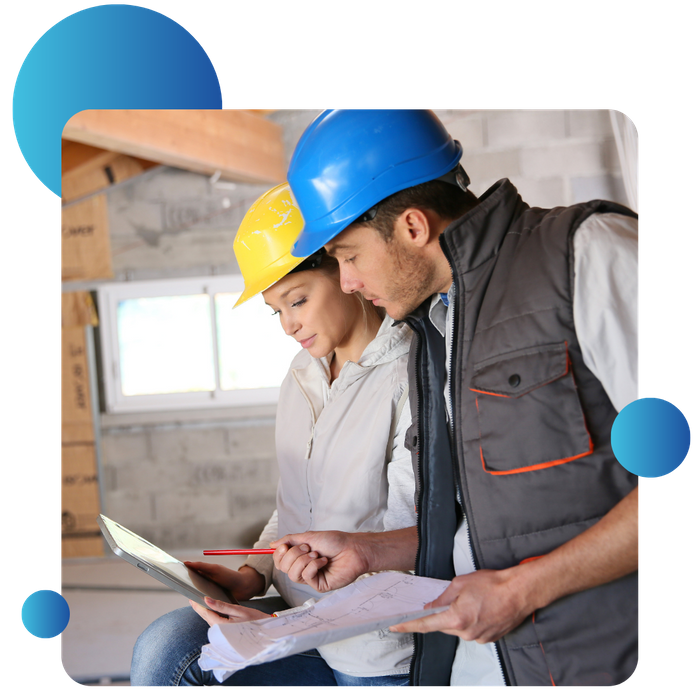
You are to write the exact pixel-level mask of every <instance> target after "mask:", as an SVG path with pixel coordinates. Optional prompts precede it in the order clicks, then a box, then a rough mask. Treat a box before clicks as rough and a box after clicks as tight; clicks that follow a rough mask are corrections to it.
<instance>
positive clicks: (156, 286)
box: [97, 275, 279, 414]
mask: <svg viewBox="0 0 700 700" xmlns="http://www.w3.org/2000/svg"><path fill="white" fill-rule="evenodd" d="M244 286H245V285H244V281H243V276H242V275H219V276H216V277H181V278H172V279H159V280H143V281H137V282H110V283H107V284H102V285H100V286H99V288H98V289H97V301H98V305H99V315H100V323H99V332H100V340H101V347H102V362H103V368H104V370H103V386H104V398H105V410H106V412H107V413H109V414H117V413H138V412H142V411H168V410H182V409H194V408H220V407H229V406H263V405H269V404H276V403H277V400H278V398H279V387H268V388H263V389H222V388H221V385H220V378H219V346H218V338H217V328H216V303H215V297H216V294H220V293H228V294H231V293H232V294H235V293H237V292H242V291H243V289H244ZM192 294H207V295H208V296H209V310H210V315H211V316H210V318H211V319H212V324H211V325H212V345H213V359H214V378H215V384H216V388H215V389H214V391H197V392H177V393H168V394H149V395H145V396H125V395H124V394H123V393H122V390H121V364H120V354H119V339H118V328H117V308H118V305H119V302H120V301H124V300H127V299H137V298H146V297H163V296H186V295H192Z"/></svg>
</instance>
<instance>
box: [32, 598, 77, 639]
mask: <svg viewBox="0 0 700 700" xmlns="http://www.w3.org/2000/svg"><path fill="white" fill-rule="evenodd" d="M69 619H70V608H69V607H68V603H66V599H65V598H64V597H63V596H62V595H60V594H59V593H56V592H55V591H36V592H35V593H32V594H31V595H30V596H29V597H28V598H27V600H25V601H24V605H23V606H22V622H23V623H24V626H25V627H26V628H27V630H28V631H29V632H31V633H32V634H33V635H34V636H35V637H43V638H44V639H48V638H49V637H55V636H56V635H58V634H61V632H63V630H64V629H66V625H67V624H68V620H69Z"/></svg>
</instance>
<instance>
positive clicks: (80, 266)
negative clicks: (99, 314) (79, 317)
mask: <svg viewBox="0 0 700 700" xmlns="http://www.w3.org/2000/svg"><path fill="white" fill-rule="evenodd" d="M61 233H62V246H61V248H62V251H61V252H62V259H61V279H63V280H87V279H104V278H110V277H114V273H113V271H112V251H111V245H110V240H109V221H108V218H107V201H106V199H105V196H104V195H103V194H101V195H97V196H95V197H90V198H89V199H86V200H84V201H82V202H78V203H77V204H69V205H68V206H65V207H63V208H62V209H61Z"/></svg>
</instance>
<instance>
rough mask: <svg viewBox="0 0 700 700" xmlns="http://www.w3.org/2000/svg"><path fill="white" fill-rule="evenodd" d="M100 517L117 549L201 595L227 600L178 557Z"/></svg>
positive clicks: (213, 584) (217, 589)
mask: <svg viewBox="0 0 700 700" xmlns="http://www.w3.org/2000/svg"><path fill="white" fill-rule="evenodd" d="M101 518H102V520H103V522H104V524H105V525H106V526H107V529H108V530H109V534H110V535H111V536H112V539H113V540H114V542H115V544H116V545H117V547H119V549H121V550H123V551H124V552H126V553H127V554H131V556H132V557H134V558H136V559H138V560H139V561H142V562H143V563H144V564H146V565H147V566H150V567H152V568H154V569H158V570H159V571H160V572H161V573H164V574H166V575H168V576H169V577H170V578H172V579H175V580H177V581H180V582H181V583H182V584H184V585H185V586H190V587H194V588H195V589H196V590H198V591H199V592H200V593H202V594H203V595H208V596H209V597H211V598H214V599H215V600H223V601H224V602H228V601H229V597H228V596H226V595H225V594H224V595H222V593H223V591H222V589H221V588H219V586H217V585H216V584H215V583H213V582H212V581H209V580H208V579H206V578H204V577H203V576H201V575H200V574H198V573H197V572H196V571H191V570H190V569H188V568H187V567H186V566H185V565H184V564H183V563H182V562H181V561H180V560H179V559H175V557H172V556H170V554H168V553H167V552H164V551H163V550H162V549H159V548H158V547H156V546H155V545H154V544H151V543H150V542H148V541H147V540H144V539H143V537H139V536H138V535H137V534H135V533H134V532H131V530H127V529H126V528H125V527H123V526H122V525H120V524H119V523H116V522H114V520H110V519H109V518H107V517H105V516H104V515H102V516H101Z"/></svg>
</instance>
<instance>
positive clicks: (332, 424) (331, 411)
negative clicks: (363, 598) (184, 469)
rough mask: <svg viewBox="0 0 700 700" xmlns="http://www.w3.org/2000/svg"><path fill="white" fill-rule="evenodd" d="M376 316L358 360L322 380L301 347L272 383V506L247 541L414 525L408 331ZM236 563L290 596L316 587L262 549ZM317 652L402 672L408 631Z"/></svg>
mask: <svg viewBox="0 0 700 700" xmlns="http://www.w3.org/2000/svg"><path fill="white" fill-rule="evenodd" d="M392 324H393V320H392V319H390V318H388V317H387V318H385V319H384V321H383V323H382V325H381V327H380V329H379V332H378V333H377V336H376V338H375V339H374V340H373V341H372V342H371V343H370V344H369V345H368V346H367V348H366V349H365V351H364V353H363V355H362V357H361V358H360V360H359V362H357V363H355V362H346V363H345V366H344V367H343V368H342V369H341V371H340V375H339V376H338V378H337V379H336V380H335V381H334V382H333V383H332V384H331V383H330V369H329V365H328V361H327V358H324V359H322V360H317V359H314V358H313V357H311V355H309V353H308V352H307V351H306V350H302V351H301V352H300V353H299V354H298V355H297V356H296V357H295V358H294V360H293V361H292V365H291V367H290V369H289V372H288V373H287V376H286V378H285V380H284V382H283V383H282V386H281V389H280V398H279V404H278V408H277V422H276V429H275V441H276V446H277V459H278V463H279V471H280V480H279V486H278V489H277V510H276V511H275V513H274V514H273V516H272V518H271V519H270V521H269V523H268V524H267V526H266V527H265V529H264V531H263V533H262V534H261V536H260V539H259V541H258V542H257V543H256V544H255V546H256V547H267V546H268V545H269V542H271V541H273V540H275V539H277V537H278V536H282V535H285V534H291V533H297V532H306V531H307V530H342V531H345V532H382V531H385V530H397V529H400V528H405V527H411V526H413V525H415V522H416V518H415V506H414V498H413V492H414V477H413V469H412V467H411V457H410V453H409V452H408V450H406V448H405V447H404V435H405V433H406V429H407V428H408V427H409V425H410V408H409V405H408V401H407V400H406V388H407V383H408V377H407V368H406V363H407V359H408V349H409V346H410V343H411V331H410V329H409V328H408V327H407V326H406V325H401V326H397V327H392ZM246 563H247V564H248V565H249V566H252V567H253V568H255V569H256V570H257V571H259V572H260V573H261V574H263V575H264V576H265V582H266V587H267V586H269V584H270V582H271V580H272V583H274V585H275V588H276V589H277V590H278V591H279V593H280V594H281V595H282V597H283V598H284V599H285V600H286V601H287V602H288V603H289V604H290V605H292V606H297V605H301V604H302V603H304V602H305V601H307V600H308V599H309V598H314V599H318V598H320V597H321V596H322V594H319V593H318V592H317V591H315V590H314V589H313V588H311V587H310V586H307V585H306V584H298V583H293V582H292V581H290V580H289V578H288V577H287V575H286V574H284V573H282V572H281V571H278V570H277V569H275V568H274V566H273V563H272V556H271V555H256V556H253V557H249V558H248V560H247V561H246ZM318 651H319V653H320V654H321V656H322V657H323V658H324V659H325V660H326V662H327V663H328V665H329V666H331V668H334V669H336V670H338V671H342V672H343V673H347V674H350V675H355V676H382V675H392V674H398V673H407V672H408V669H409V664H410V660H411V656H412V653H413V639H412V635H410V634H396V633H391V632H387V631H386V630H381V631H379V632H373V633H370V634H364V635H361V636H359V637H354V638H352V639H347V640H345V641H342V642H337V643H335V644H328V645H324V646H322V647H320V648H319V650H318Z"/></svg>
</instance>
